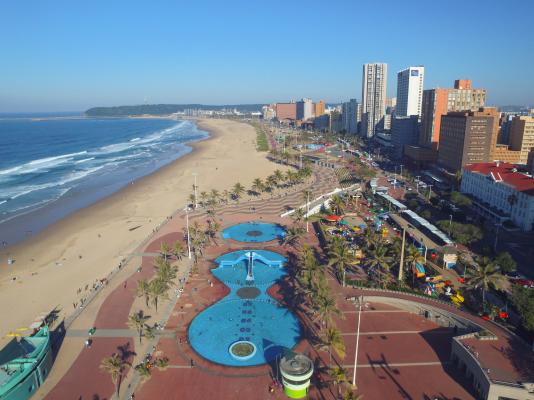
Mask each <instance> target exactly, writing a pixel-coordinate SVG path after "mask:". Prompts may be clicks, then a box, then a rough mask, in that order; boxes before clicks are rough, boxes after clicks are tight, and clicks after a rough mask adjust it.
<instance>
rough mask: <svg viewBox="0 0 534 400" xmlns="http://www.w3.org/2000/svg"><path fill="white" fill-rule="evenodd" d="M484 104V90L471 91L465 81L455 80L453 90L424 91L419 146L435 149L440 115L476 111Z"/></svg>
mask: <svg viewBox="0 0 534 400" xmlns="http://www.w3.org/2000/svg"><path fill="white" fill-rule="evenodd" d="M485 103H486V89H472V88H471V81H470V80H467V79H459V80H456V81H455V82H454V89H441V88H436V89H429V90H424V91H423V103H422V110H421V111H422V115H421V133H420V136H419V144H420V145H422V146H426V147H431V148H433V149H437V148H438V145H439V142H440V140H439V138H440V124H441V116H442V115H445V114H447V113H448V112H450V111H474V110H478V109H479V108H481V107H484V105H485Z"/></svg>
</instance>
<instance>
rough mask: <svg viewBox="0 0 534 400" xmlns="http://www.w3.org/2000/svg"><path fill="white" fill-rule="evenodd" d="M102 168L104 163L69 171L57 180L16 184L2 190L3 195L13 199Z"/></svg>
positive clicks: (84, 175)
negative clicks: (33, 183) (10, 188)
mask: <svg viewBox="0 0 534 400" xmlns="http://www.w3.org/2000/svg"><path fill="white" fill-rule="evenodd" d="M102 168H104V165H101V166H98V167H94V168H89V169H86V170H81V171H74V172H71V173H70V174H68V175H67V176H66V177H65V178H63V179H60V180H58V181H52V182H47V183H42V184H40V185H25V186H17V187H14V188H13V189H12V190H11V191H9V190H6V191H5V192H4V196H6V197H8V198H9V200H14V199H17V198H19V197H22V196H25V195H27V194H30V193H33V192H36V191H39V190H44V189H51V188H54V187H57V186H63V185H65V184H67V183H70V182H74V181H77V180H79V179H82V178H85V177H86V176H88V175H91V174H92V173H94V172H96V171H98V170H100V169H102Z"/></svg>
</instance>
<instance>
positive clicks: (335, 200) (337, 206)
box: [330, 194, 346, 215]
mask: <svg viewBox="0 0 534 400" xmlns="http://www.w3.org/2000/svg"><path fill="white" fill-rule="evenodd" d="M345 206H346V205H345V201H344V200H343V199H342V198H341V196H338V195H337V194H335V195H333V196H332V198H331V199H330V208H331V209H332V211H334V213H335V214H336V215H342V214H343V213H344V212H345Z"/></svg>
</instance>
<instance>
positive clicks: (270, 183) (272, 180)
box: [265, 175, 278, 194]
mask: <svg viewBox="0 0 534 400" xmlns="http://www.w3.org/2000/svg"><path fill="white" fill-rule="evenodd" d="M277 183H278V180H277V178H276V176H274V175H269V176H268V177H267V179H266V180H265V184H266V186H267V189H268V190H269V192H270V193H271V194H272V193H273V190H274V188H275V187H276V184H277Z"/></svg>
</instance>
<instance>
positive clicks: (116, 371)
mask: <svg viewBox="0 0 534 400" xmlns="http://www.w3.org/2000/svg"><path fill="white" fill-rule="evenodd" d="M125 367H126V361H124V360H123V359H122V357H121V356H119V355H118V354H117V353H113V354H112V355H111V357H105V358H104V359H103V360H102V362H101V363H100V368H101V369H103V370H104V371H106V372H107V373H108V374H109V375H110V376H111V381H112V382H113V384H114V385H115V395H116V396H117V398H119V387H120V381H121V378H122V373H123V371H124V368H125Z"/></svg>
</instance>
